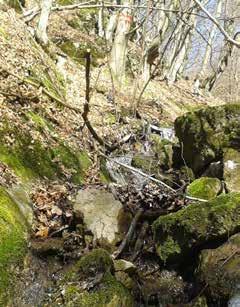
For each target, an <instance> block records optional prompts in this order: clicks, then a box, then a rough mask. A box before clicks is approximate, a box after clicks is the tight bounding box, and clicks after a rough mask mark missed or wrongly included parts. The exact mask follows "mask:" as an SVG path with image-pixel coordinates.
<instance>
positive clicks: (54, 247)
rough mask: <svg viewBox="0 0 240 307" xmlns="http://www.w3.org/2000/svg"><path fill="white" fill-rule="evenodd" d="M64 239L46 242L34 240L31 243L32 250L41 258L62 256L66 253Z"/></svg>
mask: <svg viewBox="0 0 240 307" xmlns="http://www.w3.org/2000/svg"><path fill="white" fill-rule="evenodd" d="M63 245H64V241H63V239H62V238H48V239H46V240H34V241H32V242H31V250H32V252H33V253H34V254H36V255H39V256H48V255H55V254H62V253H63V251H64V246H63Z"/></svg>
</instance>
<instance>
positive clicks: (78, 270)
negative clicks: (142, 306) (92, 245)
mask: <svg viewBox="0 0 240 307" xmlns="http://www.w3.org/2000/svg"><path fill="white" fill-rule="evenodd" d="M97 276H100V277H101V281H100V282H99V283H97V284H96V286H95V287H93V288H92V289H91V287H90V288H89V290H88V291H86V290H84V289H83V288H82V284H83V283H84V284H88V283H89V282H90V281H91V280H93V279H95V278H97ZM61 288H64V289H65V290H64V293H65V294H64V305H65V306H82V307H88V306H89V307H90V306H96V307H105V306H109V307H110V306H112V307H115V306H126V307H130V306H133V300H132V297H131V295H130V293H129V292H128V290H127V289H126V288H125V287H124V286H123V285H122V284H121V283H120V282H118V281H117V280H116V278H115V277H114V276H113V261H112V259H111V257H110V255H109V254H108V253H107V252H106V251H105V250H103V249H96V250H93V251H92V252H90V253H89V254H88V255H86V256H84V257H83V258H82V259H80V261H78V263H77V264H76V265H74V266H73V268H72V269H71V270H70V272H68V273H67V274H66V276H65V278H64V280H63V283H62V285H61Z"/></svg>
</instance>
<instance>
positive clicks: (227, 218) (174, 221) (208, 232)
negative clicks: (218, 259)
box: [152, 193, 240, 261]
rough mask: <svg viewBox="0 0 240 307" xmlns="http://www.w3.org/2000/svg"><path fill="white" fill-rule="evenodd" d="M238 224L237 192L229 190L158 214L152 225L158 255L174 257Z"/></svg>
mask: <svg viewBox="0 0 240 307" xmlns="http://www.w3.org/2000/svg"><path fill="white" fill-rule="evenodd" d="M239 224H240V194H238V193H232V194H227V195H220V196H218V197H217V198H215V199H213V200H211V201H209V202H207V203H196V204H191V205H189V206H188V207H186V208H184V209H182V210H180V211H178V212H176V213H172V214H169V215H166V216H161V217H159V218H158V219H157V220H156V221H155V222H154V223H153V226H152V227H153V232H154V240H155V242H156V246H157V252H158V255H159V257H160V259H161V260H163V261H166V260H167V261H168V260H169V261H175V260H177V259H181V257H184V256H186V255H187V254H189V253H191V252H192V251H193V250H194V249H196V248H197V247H199V246H202V245H203V244H205V243H207V242H210V241H212V240H219V239H223V238H226V237H227V236H228V235H229V234H232V233H235V232H236V231H238V230H239Z"/></svg>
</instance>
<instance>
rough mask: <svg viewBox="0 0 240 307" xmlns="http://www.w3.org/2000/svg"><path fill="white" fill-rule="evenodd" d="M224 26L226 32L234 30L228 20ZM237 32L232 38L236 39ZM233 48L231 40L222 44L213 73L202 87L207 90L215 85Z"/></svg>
mask: <svg viewBox="0 0 240 307" xmlns="http://www.w3.org/2000/svg"><path fill="white" fill-rule="evenodd" d="M226 28H227V31H228V33H230V34H232V33H233V31H234V24H233V22H232V21H229V22H228V23H227V25H226ZM238 34H239V32H237V33H236V35H235V37H234V40H236V39H237V36H238ZM236 41H237V40H236ZM233 48H234V45H233V44H232V43H231V42H229V41H227V40H226V41H225V44H224V46H223V50H222V52H221V55H220V57H219V60H218V64H217V68H216V70H215V71H213V73H212V74H211V75H210V76H208V77H207V78H206V79H205V80H204V81H203V84H202V87H203V88H204V89H206V90H207V91H211V90H212V89H213V86H214V85H215V83H216V81H217V80H218V79H219V77H220V76H221V75H222V74H223V72H224V71H225V69H226V68H227V66H228V64H229V60H230V57H231V55H232V51H233Z"/></svg>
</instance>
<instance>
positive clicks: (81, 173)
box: [0, 113, 91, 184]
mask: <svg viewBox="0 0 240 307" xmlns="http://www.w3.org/2000/svg"><path fill="white" fill-rule="evenodd" d="M30 116H31V118H34V121H35V122H36V125H37V127H40V128H41V127H45V124H46V123H45V120H43V119H42V118H41V117H39V116H38V115H36V114H33V113H31V115H30ZM48 126H49V125H48ZM10 135H14V137H15V139H16V141H15V142H14V143H13V144H11V145H6V142H5V141H4V139H5V137H6V136H10ZM0 161H2V162H4V163H6V164H7V165H8V166H9V167H10V168H12V169H13V170H14V172H15V173H16V175H17V176H19V177H20V178H21V179H22V180H23V181H29V180H33V179H35V178H39V177H40V178H49V179H54V178H57V177H63V176H65V171H70V172H71V174H72V177H71V179H72V181H73V182H74V183H77V184H79V183H82V182H83V181H84V178H85V175H86V171H87V169H88V168H89V166H90V165H91V160H90V159H89V158H88V156H87V154H86V152H84V151H82V152H75V151H73V150H72V149H70V148H69V147H68V146H66V145H64V144H63V143H62V142H60V141H59V142H58V144H57V145H55V146H52V145H51V146H50V145H45V144H43V143H42V142H41V141H40V140H34V141H33V139H32V137H31V135H30V134H29V132H27V131H19V129H17V128H16V127H14V125H11V126H10V125H9V123H8V122H6V123H5V125H4V126H3V128H2V129H1V130H0ZM63 167H64V169H63Z"/></svg>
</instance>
